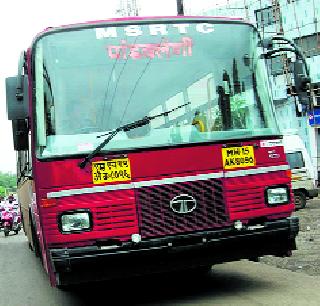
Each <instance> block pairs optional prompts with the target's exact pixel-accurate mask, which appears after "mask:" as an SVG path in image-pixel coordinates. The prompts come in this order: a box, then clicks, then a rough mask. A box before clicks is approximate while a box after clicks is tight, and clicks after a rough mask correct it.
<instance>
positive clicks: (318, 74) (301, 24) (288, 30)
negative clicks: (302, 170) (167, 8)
mask: <svg viewBox="0 0 320 306" xmlns="http://www.w3.org/2000/svg"><path fill="white" fill-rule="evenodd" d="M186 5H187V3H186ZM189 13H190V14H197V15H210V16H232V17H241V18H244V19H246V20H248V21H250V22H251V23H253V24H255V25H256V27H257V28H258V30H259V32H260V34H261V36H262V37H263V38H268V37H271V36H274V35H277V34H283V35H284V36H285V37H286V38H289V39H291V40H293V41H295V43H296V44H297V45H298V46H299V47H300V49H301V50H302V52H303V53H304V55H305V56H306V57H307V63H308V65H309V68H310V75H311V80H312V83H313V86H314V88H315V89H316V90H315V104H316V105H318V106H319V109H318V108H317V106H316V107H315V111H314V112H315V113H316V115H317V114H319V119H320V32H319V31H320V29H319V19H320V0H240V1H227V2H226V3H225V4H224V5H221V4H220V5H212V8H209V9H206V10H205V11H189ZM290 60H291V59H290V58H289V59H287V58H284V56H279V57H276V58H274V59H272V60H271V61H269V69H270V72H271V78H270V82H271V87H272V93H273V99H274V102H275V107H276V113H277V117H278V122H279V126H280V129H281V131H282V132H283V133H286V132H287V131H288V130H291V131H292V130H296V131H297V132H298V134H299V135H300V137H301V138H302V139H303V141H304V143H305V145H306V147H307V149H308V151H309V153H310V156H311V158H312V162H313V164H314V172H315V174H316V177H317V174H318V170H320V134H319V131H320V129H318V125H319V126H320V120H319V123H318V122H317V120H315V122H314V123H315V124H313V125H310V124H309V115H310V113H309V112H306V111H302V113H298V114H297V112H296V108H297V107H298V106H297V104H296V101H295V98H294V97H293V96H291V95H290V94H288V92H290V90H291V89H292V85H294V82H293V76H292V74H291V73H290V71H291V70H290V69H291V68H290V67H291V65H290ZM293 60H294V59H293ZM317 88H319V89H317ZM298 109H299V108H298ZM311 115H313V111H312V112H311ZM315 118H317V116H316V117H315Z"/></svg>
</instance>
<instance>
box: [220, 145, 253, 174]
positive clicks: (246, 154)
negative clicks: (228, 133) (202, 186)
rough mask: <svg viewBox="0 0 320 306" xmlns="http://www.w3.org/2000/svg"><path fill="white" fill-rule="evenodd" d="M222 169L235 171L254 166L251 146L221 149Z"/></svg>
mask: <svg viewBox="0 0 320 306" xmlns="http://www.w3.org/2000/svg"><path fill="white" fill-rule="evenodd" d="M222 161H223V168H224V169H235V168H242V167H250V166H255V165H256V160H255V158H254V149H253V146H243V147H229V148H222Z"/></svg>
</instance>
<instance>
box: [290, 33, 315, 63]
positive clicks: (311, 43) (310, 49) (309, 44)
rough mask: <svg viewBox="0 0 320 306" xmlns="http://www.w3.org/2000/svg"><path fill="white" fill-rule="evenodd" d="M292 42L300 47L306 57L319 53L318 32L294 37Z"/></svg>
mask: <svg viewBox="0 0 320 306" xmlns="http://www.w3.org/2000/svg"><path fill="white" fill-rule="evenodd" d="M294 42H295V43H296V44H297V45H298V46H299V47H300V49H301V50H302V52H303V53H304V54H305V56H306V57H312V56H316V55H320V33H318V34H317V33H315V34H312V35H308V36H303V37H301V38H296V39H295V40H294Z"/></svg>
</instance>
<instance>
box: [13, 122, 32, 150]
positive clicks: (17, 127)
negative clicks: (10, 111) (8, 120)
mask: <svg viewBox="0 0 320 306" xmlns="http://www.w3.org/2000/svg"><path fill="white" fill-rule="evenodd" d="M12 134H13V147H14V150H15V151H25V150H28V147H29V137H28V136H29V135H28V134H29V127H28V120H27V119H18V120H12Z"/></svg>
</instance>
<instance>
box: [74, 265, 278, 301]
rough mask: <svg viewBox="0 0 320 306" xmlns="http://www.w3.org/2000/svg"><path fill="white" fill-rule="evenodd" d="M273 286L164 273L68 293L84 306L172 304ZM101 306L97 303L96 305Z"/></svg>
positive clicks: (239, 278)
mask: <svg viewBox="0 0 320 306" xmlns="http://www.w3.org/2000/svg"><path fill="white" fill-rule="evenodd" d="M272 287H273V285H272V283H270V282H268V281H263V280H261V278H260V279H257V278H254V277H252V276H247V275H244V274H241V273H238V274H237V273H235V272H227V273H226V272H225V271H224V272H216V271H215V270H214V269H213V270H212V271H211V272H210V274H208V275H205V276H204V275H193V274H191V275H188V274H186V273H181V275H179V274H178V273H175V274H161V275H154V276H147V277H136V278H130V279H125V280H116V281H108V282H99V283H91V284H88V285H81V286H78V287H76V288H72V289H70V291H69V294H72V295H75V298H77V299H78V300H79V302H80V301H81V305H95V304H93V303H92V301H93V299H94V300H98V301H104V303H103V305H104V304H105V305H118V304H120V305H121V304H123V305H135V304H136V305H137V304H148V305H150V304H170V305H171V304H173V303H179V302H180V303H181V302H188V303H190V302H192V304H194V305H196V304H197V301H198V302H199V300H202V301H204V300H212V299H214V297H215V296H216V297H218V298H219V299H221V298H223V296H224V295H229V296H230V294H232V295H237V292H242V293H243V292H244V291H255V290H260V289H263V290H269V289H271V288H272ZM97 305H98V304H97Z"/></svg>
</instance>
